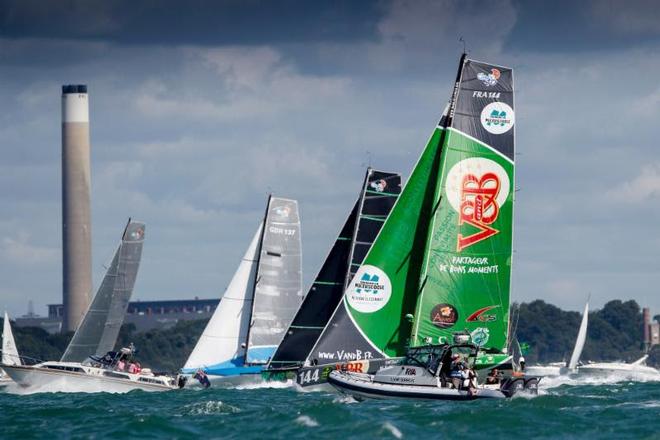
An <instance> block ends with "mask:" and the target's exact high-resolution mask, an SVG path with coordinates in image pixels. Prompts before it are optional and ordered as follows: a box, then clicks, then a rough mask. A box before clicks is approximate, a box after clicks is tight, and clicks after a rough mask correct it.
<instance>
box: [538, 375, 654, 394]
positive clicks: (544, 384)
mask: <svg viewBox="0 0 660 440" xmlns="http://www.w3.org/2000/svg"><path fill="white" fill-rule="evenodd" d="M631 381H632V382H657V381H660V375H658V374H652V373H644V372H629V371H625V372H624V371H613V372H610V373H607V374H598V375H596V374H575V375H563V376H548V377H544V378H543V379H542V380H541V382H540V383H539V388H540V389H544V390H548V389H551V388H556V387H558V386H561V385H569V386H580V385H606V384H614V383H619V382H631Z"/></svg>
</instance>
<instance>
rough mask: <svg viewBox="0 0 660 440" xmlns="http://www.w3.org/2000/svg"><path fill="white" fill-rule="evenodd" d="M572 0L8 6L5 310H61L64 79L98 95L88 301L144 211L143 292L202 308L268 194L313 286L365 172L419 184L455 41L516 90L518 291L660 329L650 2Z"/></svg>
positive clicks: (3, 70) (659, 198) (110, 1)
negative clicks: (295, 206) (294, 207)
mask: <svg viewBox="0 0 660 440" xmlns="http://www.w3.org/2000/svg"><path fill="white" fill-rule="evenodd" d="M562 3H563V4H562ZM576 3H579V5H574V4H573V2H527V1H525V2H522V1H497V0H489V1H482V2H480V1H466V0H463V1H399V0H393V1H372V2H352V1H333V2H331V1H316V2H305V1H293V0H291V1H277V2H265V1H263V2H262V1H249V0H248V1H245V0H236V1H204V0H191V1H188V2H185V5H186V6H185V7H184V6H183V4H184V2H175V1H142V2H129V1H123V0H104V1H83V0H67V1H60V2H55V1H50V2H49V1H37V0H0V78H1V83H0V99H2V102H3V106H2V110H3V111H2V112H1V113H0V149H1V153H2V160H0V204H1V206H2V208H1V209H0V278H1V279H2V282H1V283H0V306H3V307H6V308H7V309H8V310H9V312H10V313H13V314H14V315H19V314H23V313H25V310H26V308H27V301H28V300H29V299H32V300H33V301H34V304H35V308H36V311H37V312H39V313H45V307H44V306H45V305H46V304H48V303H57V302H59V301H61V289H62V274H61V262H62V258H61V208H60V202H61V186H60V171H61V168H60V166H61V164H60V154H61V145H60V92H61V85H62V84H66V83H84V84H87V85H88V87H89V92H90V112H91V124H92V125H91V130H92V134H91V139H92V198H93V200H92V218H93V258H94V259H93V268H94V282H95V285H98V283H99V282H100V279H101V277H102V275H103V273H104V267H103V265H104V264H107V262H108V260H109V259H110V257H111V253H112V251H113V249H114V246H115V245H116V243H117V241H118V239H119V236H120V234H121V231H122V228H123V226H124V224H125V222H126V219H127V217H129V216H132V217H133V218H136V219H140V220H143V221H145V222H146V223H147V241H146V243H145V250H144V254H143V260H142V266H141V269H140V274H139V277H138V281H137V284H136V290H135V293H134V298H137V299H142V300H147V299H175V298H191V297H194V296H199V297H202V298H212V297H218V296H219V295H220V294H221V293H222V291H223V290H224V288H225V286H226V285H227V283H228V282H229V280H230V278H231V276H232V274H233V272H234V270H235V268H236V266H237V264H238V261H239V259H240V258H241V256H242V255H243V253H244V251H245V248H246V247H247V245H248V241H249V239H250V238H251V236H252V234H253V233H254V230H255V229H256V227H257V224H258V222H259V220H260V217H261V215H262V213H263V209H264V203H265V201H266V197H267V194H268V193H269V192H271V191H272V192H274V193H275V194H277V195H281V196H285V197H292V198H296V199H298V200H299V201H300V206H301V215H302V221H303V248H304V257H303V260H304V261H303V262H304V270H305V281H306V283H307V282H309V281H311V279H312V277H313V276H314V274H315V272H316V270H317V269H318V267H319V265H320V264H321V262H322V259H323V258H324V257H325V254H326V251H327V249H328V247H329V246H330V243H331V241H332V240H333V239H334V236H335V235H336V233H337V232H338V230H339V228H340V226H341V224H342V222H343V220H344V217H345V216H346V215H347V213H348V210H349V209H350V207H351V206H352V204H353V202H354V199H355V197H356V196H357V192H358V189H359V185H360V182H361V180H362V178H363V174H364V169H365V166H366V164H368V163H371V164H372V165H373V166H375V167H377V168H381V169H384V170H395V171H400V172H402V173H403V174H404V176H407V175H408V174H409V173H410V170H411V167H412V166H413V164H414V162H415V161H416V159H417V157H418V154H419V153H420V152H421V150H422V148H423V146H424V143H425V141H426V139H427V137H428V135H429V134H430V133H431V130H432V129H433V127H434V125H435V123H436V122H437V120H438V117H439V115H440V113H441V111H442V108H443V107H444V104H445V102H446V100H447V98H448V97H449V93H450V90H451V87H452V81H453V77H454V75H455V70H456V66H457V62H458V57H459V55H460V52H461V50H462V45H461V44H460V43H459V42H458V39H459V37H463V38H464V39H465V40H466V41H467V45H468V49H469V52H470V55H471V56H472V57H474V58H476V59H481V60H488V61H491V62H494V63H497V64H503V65H508V66H513V67H514V69H515V74H516V81H517V83H516V88H517V95H516V106H517V108H516V116H517V117H516V125H517V135H518V137H517V150H518V156H517V158H516V161H517V184H516V185H517V187H518V188H519V191H518V193H517V205H516V222H515V242H514V247H515V255H514V275H513V278H514V290H513V298H514V299H515V300H519V301H529V300H532V299H536V298H541V299H545V300H546V301H549V302H552V303H555V304H557V305H559V306H561V307H564V308H569V309H579V308H581V307H582V305H583V302H584V300H585V299H586V296H587V294H588V293H590V292H591V294H592V299H593V303H594V305H595V306H596V307H600V306H602V305H603V304H604V303H605V302H606V301H608V300H610V299H613V298H624V299H629V298H633V299H636V300H637V301H638V302H640V303H641V304H646V305H650V306H651V307H652V308H653V309H655V311H656V312H657V311H658V310H659V309H660V258H659V257H660V228H659V227H658V222H659V221H660V153H659V152H658V144H659V141H658V139H659V138H660V129H659V128H658V127H659V122H658V121H660V81H658V78H659V77H660V56H658V55H659V54H660V8H658V7H657V5H656V4H655V2H653V1H627V2H618V1H598V0H593V1H584V2H576Z"/></svg>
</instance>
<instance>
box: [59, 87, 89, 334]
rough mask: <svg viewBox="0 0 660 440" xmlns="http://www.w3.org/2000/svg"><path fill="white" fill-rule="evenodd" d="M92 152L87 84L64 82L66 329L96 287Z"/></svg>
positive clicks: (76, 320) (74, 324)
mask: <svg viewBox="0 0 660 440" xmlns="http://www.w3.org/2000/svg"><path fill="white" fill-rule="evenodd" d="M89 155H90V149H89V104H88V100H87V86H85V85H66V86H62V257H63V272H62V275H63V277H62V280H63V289H62V301H63V304H64V321H63V323H62V331H63V332H67V331H73V330H75V329H76V328H77V327H78V324H80V322H81V320H82V318H83V315H84V314H85V312H86V311H87V307H88V305H89V295H90V292H91V290H92V261H91V260H92V238H91V232H92V231H91V226H92V225H91V216H90V207H89V204H90V171H89V169H90V167H89Z"/></svg>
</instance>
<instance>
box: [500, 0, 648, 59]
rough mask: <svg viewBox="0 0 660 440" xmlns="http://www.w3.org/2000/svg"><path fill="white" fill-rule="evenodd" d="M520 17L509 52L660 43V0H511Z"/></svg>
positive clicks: (508, 45)
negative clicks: (659, 6) (659, 1)
mask: <svg viewBox="0 0 660 440" xmlns="http://www.w3.org/2000/svg"><path fill="white" fill-rule="evenodd" d="M513 3H514V6H515V8H516V10H517V12H518V20H517V21H516V25H515V26H514V28H513V29H512V31H511V33H510V34H509V35H508V37H507V39H506V45H505V47H506V48H507V49H508V50H513V51H518V50H523V51H529V52H539V51H543V52H556V53H561V52H582V51H594V50H603V51H611V50H613V49H616V48H620V49H625V48H630V47H638V46H650V45H654V44H656V43H658V42H660V9H659V8H658V5H657V2H655V1H649V0H631V1H626V2H621V1H610V0H590V1H580V2H575V1H571V0H561V1H550V2H548V1H539V0H532V1H525V0H513Z"/></svg>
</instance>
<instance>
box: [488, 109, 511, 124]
mask: <svg viewBox="0 0 660 440" xmlns="http://www.w3.org/2000/svg"><path fill="white" fill-rule="evenodd" d="M508 122H509V121H508V120H507V119H506V112H505V111H504V110H502V111H497V110H493V111H492V112H491V113H490V118H488V119H486V124H487V125H499V126H501V127H504V126H505V125H506V124H507V123H508Z"/></svg>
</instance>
